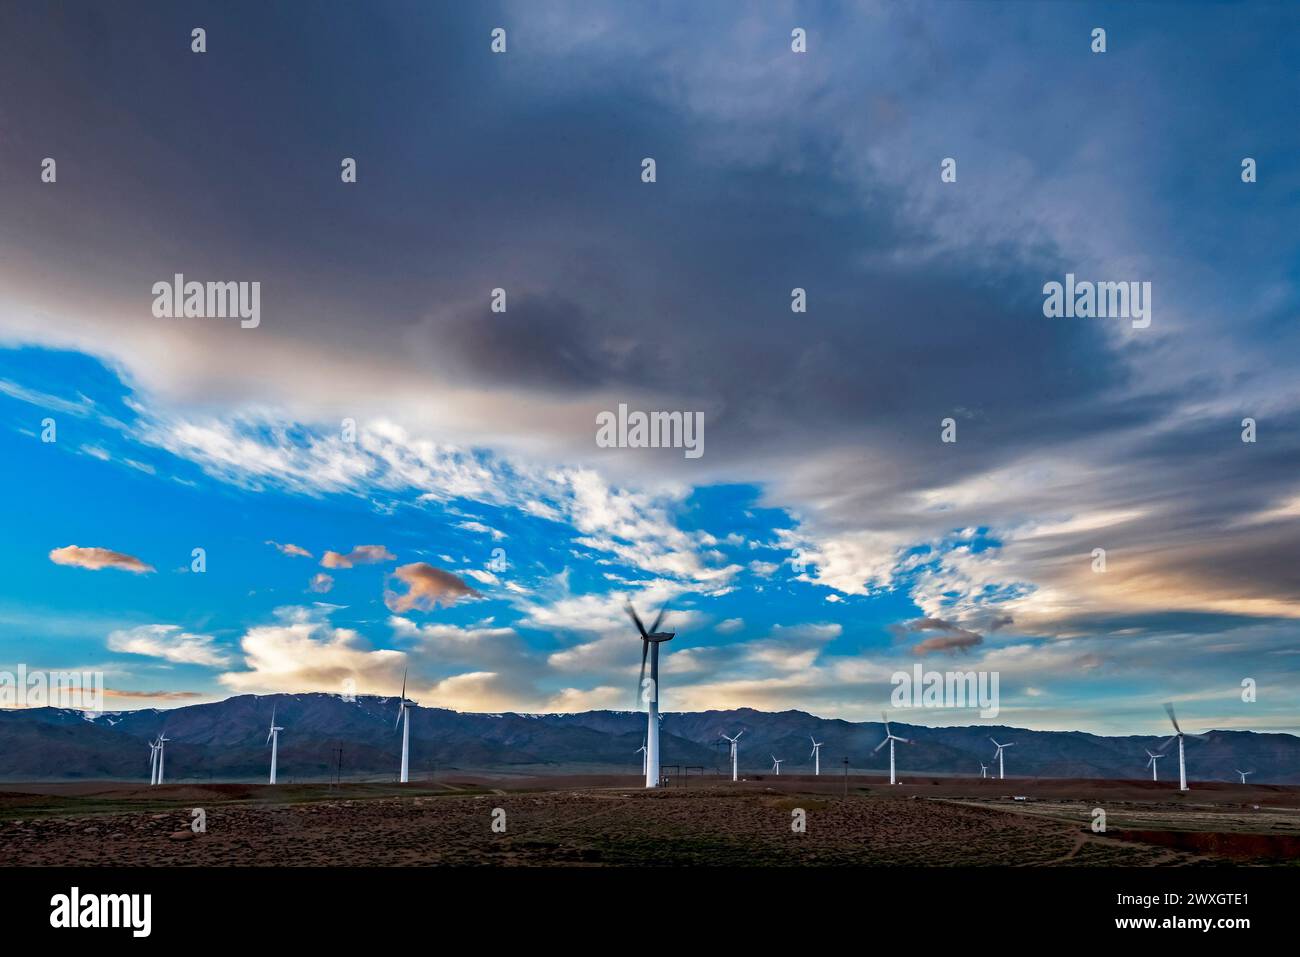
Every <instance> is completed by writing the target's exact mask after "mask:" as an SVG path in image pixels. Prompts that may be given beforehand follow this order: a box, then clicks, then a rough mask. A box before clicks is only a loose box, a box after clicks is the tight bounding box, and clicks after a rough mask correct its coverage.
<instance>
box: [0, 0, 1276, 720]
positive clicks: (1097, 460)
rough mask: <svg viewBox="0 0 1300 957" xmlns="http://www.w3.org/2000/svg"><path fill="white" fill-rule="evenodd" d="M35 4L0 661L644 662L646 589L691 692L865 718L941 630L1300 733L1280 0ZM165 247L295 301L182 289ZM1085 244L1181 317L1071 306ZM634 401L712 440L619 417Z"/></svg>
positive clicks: (336, 671)
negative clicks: (693, 443)
mask: <svg viewBox="0 0 1300 957" xmlns="http://www.w3.org/2000/svg"><path fill="white" fill-rule="evenodd" d="M0 25H2V26H4V27H5V29H4V30H3V31H0V35H2V36H4V37H5V38H6V39H5V40H3V41H0V43H3V44H4V48H3V50H0V52H2V53H3V54H4V55H3V56H0V88H3V89H6V90H8V91H10V92H9V94H8V95H7V96H6V98H5V100H4V102H3V104H2V105H0V117H2V118H3V120H4V124H3V132H2V133H0V202H2V203H3V206H4V208H5V210H6V215H5V216H4V217H3V219H2V220H0V249H3V256H0V451H3V454H4V458H3V461H5V462H6V463H7V464H8V466H9V467H8V468H6V469H5V470H4V471H3V473H2V475H0V482H4V483H6V484H7V485H8V488H6V489H4V492H5V494H4V495H3V496H2V499H3V502H4V505H3V508H2V509H0V519H2V520H3V524H4V528H5V537H4V547H3V551H2V552H0V561H3V563H4V565H3V568H4V575H3V579H2V581H3V584H2V585H0V668H14V667H16V666H17V664H19V663H24V664H26V665H27V666H28V667H29V668H51V669H53V668H86V669H95V670H103V671H105V672H106V675H107V683H108V685H109V687H110V689H112V691H113V696H112V697H111V698H110V705H109V706H110V707H136V706H153V705H158V704H164V705H166V704H174V703H186V702H191V701H199V700H210V699H212V698H217V697H223V696H225V695H229V694H233V693H241V692H255V693H266V692H270V691H306V690H325V691H333V690H341V689H342V687H343V683H344V682H345V681H349V680H350V681H353V682H355V684H356V687H357V689H358V690H360V691H363V692H371V693H386V694H392V693H395V692H396V690H397V685H398V684H399V683H400V681H401V675H402V673H403V671H404V670H405V669H409V670H410V672H411V674H412V676H413V686H414V688H415V697H417V698H418V699H419V700H420V701H421V702H422V703H424V704H428V705H442V706H447V707H456V708H461V709H472V710H489V711H498V710H507V709H509V710H525V711H539V710H582V709H585V708H589V707H617V708H626V707H629V706H630V705H631V703H632V702H633V698H634V685H635V676H636V669H637V667H638V665H639V660H638V651H639V649H638V644H637V642H636V641H635V640H634V639H635V635H634V634H633V633H632V632H630V630H629V626H628V624H627V622H626V619H625V617H624V615H623V612H622V610H621V607H622V605H623V603H624V602H625V601H626V600H628V599H631V600H633V601H634V602H636V604H637V605H638V606H639V607H641V608H642V610H643V613H653V609H655V608H657V607H659V606H660V605H661V604H664V603H667V604H669V606H670V607H671V608H672V609H673V618H672V624H673V626H674V627H676V628H677V629H678V632H679V635H678V638H677V639H675V640H674V642H673V643H672V645H671V646H670V651H671V653H670V654H668V656H667V658H666V660H665V665H664V681H663V705H664V707H665V708H667V709H669V710H676V709H692V710H697V709H704V708H709V707H735V706H744V705H748V706H753V707H759V708H767V709H781V708H788V707H797V708H803V709H806V710H810V711H813V712H816V713H818V714H823V715H827V716H842V717H847V718H855V719H874V718H875V717H876V716H877V715H878V713H879V711H880V709H881V707H882V706H884V705H885V704H886V703H887V702H888V700H889V692H890V688H891V686H890V682H889V678H890V676H891V675H892V674H893V673H894V672H895V671H897V670H900V669H903V670H910V668H911V666H912V664H913V663H915V662H918V661H919V662H921V663H922V664H924V666H925V667H926V668H933V669H938V670H945V669H953V668H960V669H963V670H964V669H972V668H973V669H984V670H995V671H997V672H998V673H999V674H1000V676H1001V695H1002V702H1001V707H1002V714H1001V715H1000V717H999V719H998V720H999V721H1001V722H1003V723H1008V724H1022V725H1027V726H1031V727H1039V728H1080V729H1085V730H1096V731H1124V730H1129V731H1133V732H1135V733H1136V732H1149V731H1152V730H1156V729H1158V728H1159V727H1160V725H1161V722H1163V720H1164V718H1163V714H1162V713H1161V711H1160V709H1159V702H1160V701H1163V700H1169V699H1172V700H1175V701H1178V702H1179V703H1180V704H1179V712H1180V715H1182V714H1186V715H1187V721H1188V723H1189V724H1190V725H1191V726H1193V727H1199V726H1204V727H1210V726H1213V727H1221V728H1222V727H1239V728H1254V729H1258V730H1300V726H1298V725H1297V718H1296V715H1295V707H1294V700H1295V695H1294V692H1293V689H1294V687H1295V680H1296V679H1297V677H1300V674H1297V672H1298V671H1300V660H1298V656H1297V649H1300V641H1297V635H1298V630H1297V626H1296V621H1297V619H1298V618H1300V602H1298V601H1297V599H1298V598H1300V577H1297V576H1298V574H1300V572H1298V571H1297V569H1298V568H1300V562H1297V561H1296V558H1297V542H1300V534H1298V533H1300V478H1298V476H1300V469H1297V465H1300V387H1298V386H1297V382H1300V377H1298V376H1297V375H1296V372H1297V368H1296V366H1297V361H1298V360H1297V356H1300V331H1298V330H1300V325H1297V323H1296V322H1295V319H1296V318H1297V307H1298V305H1300V296H1298V295H1297V280H1298V277H1297V264H1300V248H1297V247H1298V245H1300V243H1298V239H1297V233H1296V230H1295V223H1296V222H1300V215H1298V214H1300V209H1297V206H1298V205H1300V195H1297V193H1296V191H1295V189H1294V183H1295V182H1296V174H1297V172H1298V170H1297V159H1296V158H1297V157H1298V156H1300V142H1298V141H1300V132H1298V128H1297V127H1296V125H1295V123H1294V117H1295V115H1296V107H1297V98H1298V97H1300V90H1298V88H1297V81H1296V75H1295V68H1294V64H1295V63H1296V62H1297V60H1300V56H1298V55H1297V54H1300V50H1297V49H1296V47H1297V44H1300V41H1298V40H1297V39H1296V38H1297V36H1300V33H1297V31H1296V27H1297V26H1300V23H1297V15H1296V13H1295V11H1294V10H1292V9H1290V8H1288V7H1286V6H1284V5H1277V6H1271V5H1260V6H1255V7H1251V8H1250V15H1249V16H1246V15H1245V14H1244V11H1243V8H1241V7H1238V6H1235V5H1219V4H1206V5H1198V4H1187V5H1176V6H1175V5H1165V4H1143V5H1134V4H1116V5H1095V6H1094V5H1084V4H1079V5H1055V4H1051V5H1049V4H1040V5H1031V4H1008V5H979V4H909V5H897V4H871V3H863V4H846V5H843V6H842V7H837V8H836V9H835V10H834V12H830V11H829V10H828V8H827V7H825V6H824V5H820V4H818V5H811V6H802V5H798V4H774V5H770V6H760V5H755V6H752V7H749V6H747V7H743V8H738V9H726V8H724V7H718V8H716V9H715V8H708V9H703V10H701V9H696V8H695V7H693V6H690V5H666V6H663V7H658V8H656V9H655V10H654V11H649V10H629V9H625V5H621V4H606V3H588V4H568V3H532V4H501V5H490V4H489V5H475V6H474V7H473V8H467V9H454V8H450V7H448V8H434V9H431V8H430V7H429V6H428V5H427V4H396V3H381V4H376V5H373V8H372V9H367V10H366V11H365V12H364V13H362V12H360V11H358V10H356V9H354V8H352V7H351V6H350V5H345V4H330V3H325V4H319V5H314V6H313V7H312V12H311V13H310V14H304V13H301V12H300V11H295V10H293V9H289V8H286V9H268V8H266V7H265V6H264V5H262V4H254V3H250V4H239V3H235V4H221V5H202V4H199V5H187V4H177V5H174V6H170V7H169V8H168V9H167V10H166V11H158V12H147V13H146V12H142V11H134V12H132V13H131V14H129V15H121V14H120V12H119V11H118V10H117V9H116V8H114V7H110V6H107V5H103V6H100V5H95V4H89V5H86V6H85V7H84V8H83V9H80V10H78V11H77V12H75V13H70V14H68V15H67V16H66V17H65V18H64V19H63V20H61V21H55V20H50V19H48V18H39V17H36V16H35V15H34V14H33V12H32V11H30V10H26V9H22V8H8V9H6V10H5V11H4V12H3V13H0ZM196 25H201V26H204V27H205V29H206V30H207V31H208V51H207V52H206V53H203V54H195V53H192V52H191V51H190V47H189V42H190V41H189V37H190V30H191V28H192V27H194V26H196ZM501 25H503V26H505V27H506V28H507V31H508V36H509V46H508V51H507V52H506V53H505V54H501V55H494V54H492V53H491V51H490V50H489V39H490V38H489V31H490V30H491V29H492V28H493V27H495V26H501ZM1097 26H1102V27H1104V28H1105V29H1106V30H1107V41H1108V49H1107V52H1105V53H1104V54H1095V53H1093V52H1092V51H1091V49H1090V43H1091V39H1090V35H1091V30H1092V29H1093V28H1094V27H1097ZM793 27H803V28H805V29H806V30H807V31H808V37H809V44H808V52H807V53H805V54H795V53H793V52H791V50H790V30H791V29H792V28H793ZM19 37H21V42H18V40H17V39H16V38H19ZM647 156H650V157H654V158H655V160H656V163H657V168H658V180H657V182H655V183H653V184H646V183H642V182H641V180H640V171H641V162H642V159H643V158H645V157H647ZM44 157H54V158H55V159H57V162H58V179H57V182H55V183H43V182H42V181H41V179H40V175H39V174H40V163H41V160H42V159H43V158H44ZM342 157H353V158H355V159H356V160H357V164H358V180H357V182H356V183H355V184H344V183H342V182H341V181H340V178H339V168H340V160H341V158H342ZM947 157H953V158H955V159H956V161H957V170H958V175H957V180H956V182H955V183H945V182H943V181H941V179H940V176H939V171H940V162H941V160H943V159H944V158H947ZM1244 157H1251V158H1254V159H1255V160H1256V162H1257V166H1258V180H1257V181H1256V182H1254V183H1249V184H1247V183H1244V182H1243V181H1242V179H1241V162H1242V159H1243V158H1244ZM178 272H179V273H184V274H185V275H186V277H187V278H193V279H199V280H205V281H206V280H231V281H258V282H260V283H261V290H262V306H261V324H260V325H259V326H258V328H256V329H241V328H240V326H239V324H238V322H236V321H231V320H225V319H199V318H190V319H160V318H157V317H155V316H154V315H153V314H152V313H151V309H150V307H151V303H152V301H153V297H152V295H151V292H150V290H151V287H152V285H153V283H155V282H157V281H159V280H169V279H170V278H171V277H172V276H173V275H174V274H176V273H178ZM1066 273H1074V274H1076V275H1078V276H1079V277H1080V278H1086V279H1091V280H1095V281H1130V280H1132V281H1149V282H1151V284H1152V289H1153V299H1152V302H1153V321H1152V323H1151V326H1150V327H1149V328H1147V329H1135V328H1133V327H1132V326H1131V325H1130V324H1129V323H1128V322H1127V321H1122V320H1114V319H1072V320H1066V319H1049V318H1046V317H1045V316H1044V314H1043V311H1042V288H1043V285H1044V284H1045V283H1047V282H1050V281H1060V280H1062V279H1063V277H1064V276H1065V275H1066ZM794 287H800V288H804V289H806V290H807V293H808V302H809V310H808V312H807V313H806V314H792V313H791V311H790V297H791V289H792V288H794ZM495 288H504V289H506V290H507V292H508V297H509V307H508V309H507V311H506V312H505V313H504V314H498V313H493V312H491V310H490V308H489V301H490V292H491V290H493V289H495ZM620 403H626V404H628V405H629V406H631V407H632V408H640V409H675V410H685V411H694V412H698V413H700V414H701V415H702V416H703V421H704V424H705V425H704V438H705V454H704V455H703V456H701V457H700V458H699V459H688V458H686V457H685V456H683V455H682V452H681V450H672V449H658V450H651V449H605V448H600V447H598V446H597V445H596V442H595V420H596V416H597V415H598V414H599V413H600V412H602V411H604V410H612V409H615V408H617V407H618V405H619V404H620ZM1247 416H1249V417H1251V418H1254V419H1255V420H1256V421H1257V423H1258V441H1257V442H1255V443H1249V444H1248V443H1243V442H1242V441H1241V439H1240V433H1241V421H1242V419H1243V418H1244V417H1247ZM949 417H950V418H952V419H953V420H954V422H955V423H956V425H957V435H958V439H957V441H956V442H955V443H943V442H941V441H940V422H941V420H943V419H945V418H949ZM46 418H52V419H53V420H54V421H55V423H56V426H57V441H54V442H43V441H41V432H42V420H44V419H46ZM345 420H350V421H353V422H355V423H356V435H355V440H354V441H350V440H348V438H346V437H345V436H344V434H343V431H342V423H343V422H344V421H345ZM74 546H75V548H74ZM288 546H294V548H293V549H289V548H288ZM1099 547H1100V548H1105V549H1106V551H1107V556H1108V567H1107V570H1106V571H1105V572H1104V573H1098V572H1096V571H1095V570H1094V563H1093V550H1094V549H1095V548H1099ZM194 548H203V549H205V551H206V561H207V567H206V570H205V571H204V572H202V573H195V572H193V571H191V569H190V564H191V551H192V549H194ZM82 549H103V550H108V552H111V553H115V554H114V555H107V553H106V552H93V551H81V550H82ZM356 549H360V551H354V550H356ZM494 549H500V550H501V553H500V554H499V555H497V554H496V553H494ZM304 553H305V554H304ZM329 553H334V555H335V556H348V555H352V557H351V558H350V559H347V558H339V557H330V555H329ZM501 560H504V562H505V564H504V567H503V566H502V565H501V564H500V561H501ZM105 563H107V565H106V564H105ZM346 566H350V567H346ZM1245 678H1251V679H1253V680H1255V681H1256V682H1257V683H1258V685H1259V688H1260V693H1259V700H1258V701H1256V702H1254V703H1249V704H1247V703H1244V702H1242V701H1241V697H1240V691H1239V689H1240V684H1241V681H1242V680H1243V679H1245ZM908 720H913V721H916V722H918V723H968V722H972V721H975V720H978V719H977V718H976V717H975V715H974V714H973V713H972V712H927V713H924V714H911V715H909V716H908Z"/></svg>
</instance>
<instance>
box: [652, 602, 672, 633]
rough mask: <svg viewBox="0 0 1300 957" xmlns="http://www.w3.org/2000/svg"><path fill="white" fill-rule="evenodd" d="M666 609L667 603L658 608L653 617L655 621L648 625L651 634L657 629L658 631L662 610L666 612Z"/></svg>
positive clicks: (662, 615)
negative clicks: (657, 612) (656, 613)
mask: <svg viewBox="0 0 1300 957" xmlns="http://www.w3.org/2000/svg"><path fill="white" fill-rule="evenodd" d="M667 610H668V606H667V605H664V606H663V607H661V608H660V609H659V614H658V615H657V616H656V617H655V623H654V624H653V625H651V626H650V634H652V635H653V634H655V633H656V632H657V631H659V623H660V622H661V621H663V620H664V612H666V611H667Z"/></svg>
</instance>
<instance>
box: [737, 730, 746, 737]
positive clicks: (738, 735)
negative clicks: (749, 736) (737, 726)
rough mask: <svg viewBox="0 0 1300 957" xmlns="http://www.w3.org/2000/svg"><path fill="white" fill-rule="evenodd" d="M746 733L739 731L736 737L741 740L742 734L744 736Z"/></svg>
mask: <svg viewBox="0 0 1300 957" xmlns="http://www.w3.org/2000/svg"><path fill="white" fill-rule="evenodd" d="M744 733H745V732H744V731H737V732H736V737H737V738H739V737H740V736H741V735H742V734H744Z"/></svg>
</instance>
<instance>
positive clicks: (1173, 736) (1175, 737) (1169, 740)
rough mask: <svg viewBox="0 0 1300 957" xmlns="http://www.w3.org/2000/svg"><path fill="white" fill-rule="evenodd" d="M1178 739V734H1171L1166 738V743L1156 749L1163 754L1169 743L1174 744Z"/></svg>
mask: <svg viewBox="0 0 1300 957" xmlns="http://www.w3.org/2000/svg"><path fill="white" fill-rule="evenodd" d="M1177 740H1178V735H1176V734H1171V735H1170V736H1169V737H1167V738H1165V743H1164V744H1162V745H1160V747H1158V748H1156V750H1157V751H1159V752H1160V753H1161V754H1163V753H1164V750H1165V748H1167V747H1169V745H1171V744H1173V743H1174V742H1175V741H1177Z"/></svg>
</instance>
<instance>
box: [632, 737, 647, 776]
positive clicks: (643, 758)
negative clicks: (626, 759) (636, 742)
mask: <svg viewBox="0 0 1300 957" xmlns="http://www.w3.org/2000/svg"><path fill="white" fill-rule="evenodd" d="M632 753H633V754H639V755H641V773H642V774H645V769H646V763H647V762H646V750H645V739H644V738H642V739H641V747H639V748H637V749H636V750H635V751H633V752H632Z"/></svg>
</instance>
